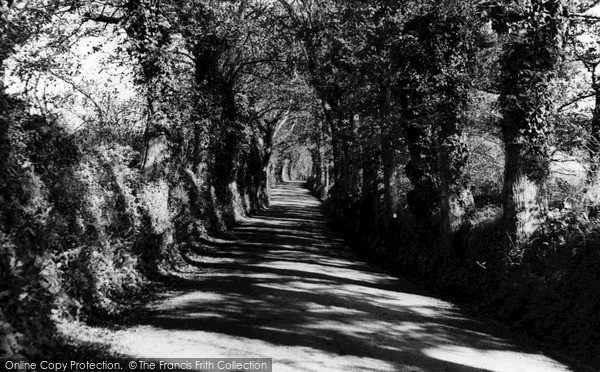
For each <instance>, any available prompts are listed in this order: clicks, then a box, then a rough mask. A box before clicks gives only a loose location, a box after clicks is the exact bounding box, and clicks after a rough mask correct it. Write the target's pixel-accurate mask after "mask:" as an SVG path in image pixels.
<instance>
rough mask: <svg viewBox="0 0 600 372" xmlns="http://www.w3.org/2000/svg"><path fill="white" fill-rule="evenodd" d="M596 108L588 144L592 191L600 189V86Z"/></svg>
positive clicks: (596, 93)
mask: <svg viewBox="0 0 600 372" xmlns="http://www.w3.org/2000/svg"><path fill="white" fill-rule="evenodd" d="M594 89H595V99H596V103H595V107H594V113H593V116H592V123H591V131H590V132H591V133H590V140H589V143H588V151H589V161H590V168H589V170H588V185H589V188H590V189H591V190H592V191H595V192H596V193H598V192H599V191H600V190H596V189H597V188H599V187H600V179H599V178H600V86H595V87H594Z"/></svg>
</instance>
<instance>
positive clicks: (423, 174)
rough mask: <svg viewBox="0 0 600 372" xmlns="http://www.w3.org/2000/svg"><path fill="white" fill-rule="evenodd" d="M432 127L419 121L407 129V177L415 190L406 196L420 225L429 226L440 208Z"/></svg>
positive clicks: (409, 125) (410, 124) (412, 123)
mask: <svg viewBox="0 0 600 372" xmlns="http://www.w3.org/2000/svg"><path fill="white" fill-rule="evenodd" d="M431 129H432V128H431V126H427V125H425V124H424V123H419V122H417V121H415V122H411V123H409V124H408V125H407V128H406V142H407V145H408V152H409V160H408V163H407V164H406V168H405V169H406V176H407V177H408V179H409V180H410V182H411V183H412V185H413V189H412V190H411V191H409V192H408V193H407V194H406V199H407V200H406V201H407V203H408V207H409V208H410V210H411V212H412V213H413V214H414V215H415V217H416V218H417V220H418V221H419V224H420V225H421V226H422V227H426V226H428V225H429V224H430V223H431V217H432V216H433V213H434V212H435V210H436V208H437V207H438V205H439V190H438V177H437V169H436V161H435V155H436V154H435V146H434V144H433V138H432V133H431Z"/></svg>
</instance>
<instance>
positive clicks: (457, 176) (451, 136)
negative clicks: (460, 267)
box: [437, 87, 473, 257]
mask: <svg viewBox="0 0 600 372" xmlns="http://www.w3.org/2000/svg"><path fill="white" fill-rule="evenodd" d="M465 92H466V89H460V88H457V87H451V88H450V91H449V92H448V94H447V95H446V97H445V102H444V103H443V104H442V105H441V107H440V111H441V121H440V123H439V124H438V136H437V147H438V148H437V152H438V154H437V156H438V170H439V181H440V190H439V191H440V248H441V249H442V254H443V255H444V256H446V257H447V256H448V255H449V254H450V253H451V248H452V243H453V240H454V235H455V234H456V233H457V232H458V230H459V229H460V228H461V226H462V225H463V222H464V221H463V219H464V215H465V212H466V210H467V209H468V208H469V207H471V206H472V205H473V195H472V194H471V190H470V188H469V180H468V177H467V174H466V167H467V164H468V161H469V146H468V144H467V138H466V136H465V135H464V134H463V132H462V123H461V113H462V111H463V110H464V106H465V102H466V93H465Z"/></svg>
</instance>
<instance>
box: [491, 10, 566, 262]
mask: <svg viewBox="0 0 600 372" xmlns="http://www.w3.org/2000/svg"><path fill="white" fill-rule="evenodd" d="M522 1H524V0H522ZM520 2H521V1H517V3H520ZM532 5H533V7H531V9H532V11H531V12H530V13H526V14H522V15H521V16H522V19H523V20H524V22H525V23H526V24H525V25H524V26H522V27H524V29H522V30H520V32H514V34H511V35H510V36H511V37H512V38H513V40H511V41H510V42H509V43H507V44H506V46H505V50H504V52H503V58H502V81H501V95H500V106H501V110H502V114H503V118H502V121H501V126H502V134H503V140H504V145H505V152H506V158H505V169H504V188H503V198H504V216H503V225H504V230H505V237H506V242H505V244H506V245H507V248H509V250H510V252H511V253H512V254H513V255H514V256H515V258H517V259H518V256H519V255H520V249H519V247H520V246H521V245H522V244H523V243H525V242H527V241H528V240H529V238H530V237H531V235H532V234H533V232H534V231H535V230H537V228H538V227H539V226H540V225H541V224H542V223H543V222H544V220H545V216H546V207H547V205H546V204H547V196H546V192H545V186H546V182H547V179H548V176H549V168H550V156H549V148H548V134H549V133H550V131H551V124H550V121H549V118H550V115H551V113H552V101H551V96H550V93H549V91H550V89H551V84H552V81H553V79H554V78H555V70H556V67H557V65H558V63H559V60H560V44H561V43H560V34H561V19H560V18H561V17H562V5H561V1H560V0H550V1H543V0H533V1H532ZM525 8H526V9H527V7H525ZM534 15H535V17H534ZM525 27H527V29H526V31H524V30H525Z"/></svg>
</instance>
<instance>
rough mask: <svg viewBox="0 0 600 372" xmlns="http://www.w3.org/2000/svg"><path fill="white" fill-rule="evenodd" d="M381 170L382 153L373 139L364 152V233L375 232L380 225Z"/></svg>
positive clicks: (362, 216) (368, 142) (362, 192)
mask: <svg viewBox="0 0 600 372" xmlns="http://www.w3.org/2000/svg"><path fill="white" fill-rule="evenodd" d="M380 168H381V152H380V151H379V146H377V143H376V139H375V138H371V139H369V140H368V141H367V143H366V144H365V145H364V146H363V150H362V186H361V199H362V208H361V212H360V219H361V220H360V227H361V230H362V231H373V229H376V228H377V226H378V224H379V221H380V219H379V217H380V216H379V211H380V205H379V184H380V179H379V170H380Z"/></svg>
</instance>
